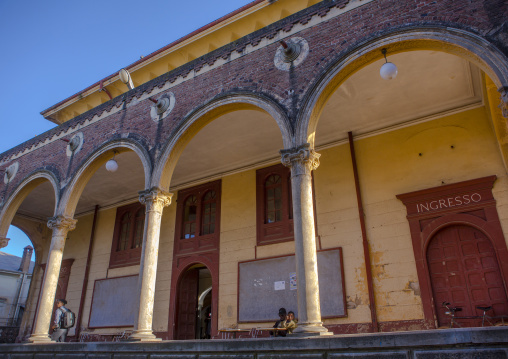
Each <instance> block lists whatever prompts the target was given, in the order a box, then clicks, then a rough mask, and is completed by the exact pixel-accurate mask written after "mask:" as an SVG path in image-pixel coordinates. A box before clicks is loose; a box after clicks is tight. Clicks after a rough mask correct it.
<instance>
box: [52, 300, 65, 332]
mask: <svg viewBox="0 0 508 359" xmlns="http://www.w3.org/2000/svg"><path fill="white" fill-rule="evenodd" d="M66 304H67V301H66V300H65V299H57V300H56V306H57V309H56V312H55V321H54V323H53V325H52V326H51V329H53V333H52V334H51V340H53V341H55V342H65V338H66V337H67V332H68V331H69V329H66V328H63V327H62V321H63V319H64V313H65V312H66V311H68V309H67V308H65V305H66Z"/></svg>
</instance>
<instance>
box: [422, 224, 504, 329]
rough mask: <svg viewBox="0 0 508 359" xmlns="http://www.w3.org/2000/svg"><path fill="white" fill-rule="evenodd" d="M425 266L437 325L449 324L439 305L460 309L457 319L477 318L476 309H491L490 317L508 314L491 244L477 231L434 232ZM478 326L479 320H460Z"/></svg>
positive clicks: (453, 228)
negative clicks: (445, 304) (446, 304)
mask: <svg viewBox="0 0 508 359" xmlns="http://www.w3.org/2000/svg"><path fill="white" fill-rule="evenodd" d="M427 264H428V268H429V275H430V281H431V285H432V291H433V298H434V303H435V306H436V315H437V320H438V324H439V326H447V325H449V324H450V317H449V316H448V315H446V314H445V308H443V307H442V306H441V303H443V302H450V303H451V305H452V306H456V307H461V308H462V312H460V314H459V316H475V315H481V314H482V311H480V310H478V309H477V308H476V307H477V306H492V311H490V312H489V313H488V314H489V315H491V316H496V315H506V314H508V299H507V296H506V291H505V288H504V284H503V279H502V275H501V272H500V269H499V264H498V261H497V258H496V253H495V250H494V247H493V246H492V243H491V242H490V240H489V239H488V238H487V236H486V235H485V234H484V233H483V232H481V231H480V230H478V229H476V228H474V227H472V226H467V225H462V224H455V225H452V226H448V227H445V228H443V229H441V230H440V231H438V232H437V233H436V234H435V235H434V236H433V238H432V239H431V241H430V243H429V246H428V248H427ZM460 325H462V326H479V325H481V319H471V320H461V321H460Z"/></svg>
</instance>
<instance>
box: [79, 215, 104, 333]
mask: <svg viewBox="0 0 508 359" xmlns="http://www.w3.org/2000/svg"><path fill="white" fill-rule="evenodd" d="M98 212H99V205H95V211H94V213H93V222H92V233H90V244H89V245H88V257H87V258H86V267H85V277H84V278H83V287H82V288H81V299H80V301H79V310H78V323H77V324H78V325H77V326H76V333H75V336H76V338H79V334H80V333H81V324H82V323H83V320H82V317H83V310H84V309H85V297H86V290H87V287H88V276H89V274H90V263H91V261H92V249H93V240H94V237H95V225H96V223H97V213H98Z"/></svg>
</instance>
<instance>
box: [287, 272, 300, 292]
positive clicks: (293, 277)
mask: <svg viewBox="0 0 508 359" xmlns="http://www.w3.org/2000/svg"><path fill="white" fill-rule="evenodd" d="M296 283H297V282H296V272H293V273H289V290H297V289H298V286H297V284H296Z"/></svg>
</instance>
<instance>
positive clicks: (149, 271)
mask: <svg viewBox="0 0 508 359" xmlns="http://www.w3.org/2000/svg"><path fill="white" fill-rule="evenodd" d="M172 196H173V194H171V193H167V192H164V191H162V190H160V189H158V188H152V189H150V190H147V191H141V192H139V201H140V202H141V203H143V204H144V205H145V206H146V214H145V229H144V233H143V249H142V252H141V265H140V269H139V281H138V291H139V313H138V317H137V319H136V322H135V323H134V332H133V333H132V335H131V336H130V339H131V340H137V341H158V340H161V339H158V338H156V337H155V335H154V334H153V331H152V322H153V304H154V296H155V278H156V275H157V258H158V256H159V237H160V228H161V217H162V210H163V209H164V207H166V206H168V205H169V204H170V203H171V197H172Z"/></svg>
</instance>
